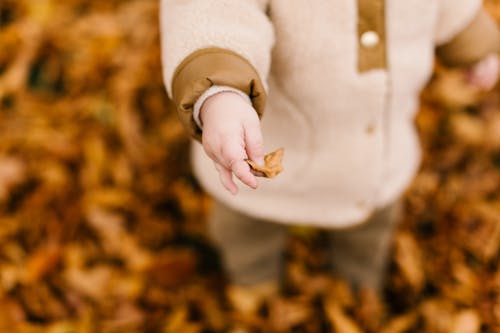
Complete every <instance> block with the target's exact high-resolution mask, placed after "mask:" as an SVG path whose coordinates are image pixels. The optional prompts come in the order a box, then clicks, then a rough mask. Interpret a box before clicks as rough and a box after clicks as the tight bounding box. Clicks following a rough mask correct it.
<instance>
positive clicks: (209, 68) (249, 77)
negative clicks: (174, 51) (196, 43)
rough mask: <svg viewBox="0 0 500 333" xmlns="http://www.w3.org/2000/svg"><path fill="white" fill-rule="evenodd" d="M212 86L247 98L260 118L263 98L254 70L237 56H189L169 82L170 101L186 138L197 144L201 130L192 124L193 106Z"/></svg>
mask: <svg viewBox="0 0 500 333" xmlns="http://www.w3.org/2000/svg"><path fill="white" fill-rule="evenodd" d="M212 85H219V86H229V87H233V88H236V89H239V90H241V91H243V92H244V93H246V94H248V96H250V99H251V100H252V104H253V107H254V108H255V110H257V113H258V114H259V116H261V115H262V112H263V110H264V106H265V104H266V99H267V95H266V92H265V90H264V86H263V85H262V82H261V80H260V78H259V75H258V73H257V71H256V70H255V68H254V67H253V66H252V65H251V64H250V63H249V62H248V60H246V59H245V58H243V57H242V56H240V55H238V54H237V53H235V52H233V51H230V50H226V49H220V48H206V49H201V50H198V51H196V52H194V53H192V54H191V55H189V56H188V57H187V58H186V59H184V61H183V62H182V63H181V64H180V65H179V66H178V67H177V69H176V71H175V74H174V78H173V80H172V95H173V101H174V104H175V106H176V108H177V112H178V113H179V117H180V120H181V122H182V123H183V125H184V126H185V127H186V128H187V130H188V131H189V134H190V135H191V136H193V137H194V138H195V139H197V140H199V141H201V130H200V129H199V128H198V126H197V125H196V123H195V122H194V120H193V106H194V103H195V102H196V101H197V100H198V98H199V97H200V96H201V95H202V94H203V92H205V91H206V90H207V89H208V88H210V87H211V86H212Z"/></svg>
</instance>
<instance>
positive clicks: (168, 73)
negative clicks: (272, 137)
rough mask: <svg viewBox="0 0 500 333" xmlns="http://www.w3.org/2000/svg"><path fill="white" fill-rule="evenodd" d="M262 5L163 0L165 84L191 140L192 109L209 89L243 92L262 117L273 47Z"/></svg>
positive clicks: (196, 131)
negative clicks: (224, 88)
mask: <svg viewBox="0 0 500 333" xmlns="http://www.w3.org/2000/svg"><path fill="white" fill-rule="evenodd" d="M267 1H268V0H162V2H161V9H160V21H161V42H162V62H163V77H164V82H165V86H166V88H167V93H168V95H169V97H170V98H171V99H172V100H173V102H174V104H175V105H176V109H177V111H178V113H179V117H180V119H181V122H182V123H183V124H184V125H185V127H186V128H187V129H188V131H189V133H190V134H191V135H192V136H193V137H195V138H197V139H200V136H201V129H200V128H199V127H198V126H197V125H196V123H195V121H194V119H193V108H194V105H195V103H196V101H197V100H198V99H199V98H200V97H201V96H202V95H203V93H204V92H205V91H206V90H207V89H209V88H210V87H211V86H213V85H217V86H228V87H233V88H235V89H238V90H240V91H243V92H244V93H245V94H247V95H248V96H249V97H250V99H251V101H252V104H253V106H254V108H255V109H256V111H257V112H258V113H259V115H261V114H262V112H263V109H264V106H265V102H266V98H267V94H266V89H267V87H266V81H267V76H268V73H269V67H270V62H271V49H272V46H273V44H274V31H273V27H272V24H271V22H270V20H269V18H268V16H267V15H266V7H267Z"/></svg>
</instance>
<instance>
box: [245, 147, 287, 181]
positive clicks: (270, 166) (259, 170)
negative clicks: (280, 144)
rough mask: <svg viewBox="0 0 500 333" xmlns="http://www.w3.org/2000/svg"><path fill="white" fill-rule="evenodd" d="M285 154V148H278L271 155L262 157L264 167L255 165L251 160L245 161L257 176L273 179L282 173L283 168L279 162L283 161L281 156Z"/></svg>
mask: <svg viewBox="0 0 500 333" xmlns="http://www.w3.org/2000/svg"><path fill="white" fill-rule="evenodd" d="M284 153H285V148H279V149H278V150H276V151H273V152H272V153H269V154H267V155H266V156H264V166H259V165H257V164H256V163H255V162H254V161H252V160H248V159H247V160H246V162H247V163H248V164H249V165H250V168H252V170H253V171H255V172H256V174H257V175H262V176H263V177H266V178H274V177H276V176H277V175H278V174H279V173H280V172H281V171H283V166H282V165H281V162H282V161H283V154H284Z"/></svg>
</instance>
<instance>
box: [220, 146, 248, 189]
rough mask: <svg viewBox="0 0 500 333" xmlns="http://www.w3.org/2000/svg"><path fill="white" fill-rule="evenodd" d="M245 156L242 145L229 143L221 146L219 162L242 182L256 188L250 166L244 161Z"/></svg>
mask: <svg viewBox="0 0 500 333" xmlns="http://www.w3.org/2000/svg"><path fill="white" fill-rule="evenodd" d="M246 158H247V154H246V153H245V149H244V146H243V145H242V144H234V143H231V144H226V145H225V146H223V147H222V149H221V153H220V158H219V163H220V164H221V165H222V166H223V167H225V168H226V169H229V170H231V171H232V172H233V173H234V175H235V176H236V177H237V178H238V179H239V180H240V181H241V182H242V183H243V184H245V185H248V186H250V187H251V188H257V178H255V176H254V175H253V174H252V173H251V172H250V166H249V165H248V163H247V162H245V159H246Z"/></svg>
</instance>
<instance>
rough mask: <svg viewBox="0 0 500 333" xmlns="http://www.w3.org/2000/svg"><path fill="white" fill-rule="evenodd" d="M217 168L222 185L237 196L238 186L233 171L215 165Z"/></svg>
mask: <svg viewBox="0 0 500 333" xmlns="http://www.w3.org/2000/svg"><path fill="white" fill-rule="evenodd" d="M214 164H215V168H216V169H217V171H218V172H219V179H220V182H221V183H222V185H223V186H224V187H225V188H226V190H228V191H229V192H230V193H231V194H233V195H235V194H237V193H238V186H237V185H236V183H235V182H234V180H233V174H232V172H231V170H229V169H227V168H225V167H223V166H222V165H220V164H218V163H214Z"/></svg>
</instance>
